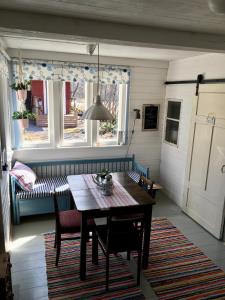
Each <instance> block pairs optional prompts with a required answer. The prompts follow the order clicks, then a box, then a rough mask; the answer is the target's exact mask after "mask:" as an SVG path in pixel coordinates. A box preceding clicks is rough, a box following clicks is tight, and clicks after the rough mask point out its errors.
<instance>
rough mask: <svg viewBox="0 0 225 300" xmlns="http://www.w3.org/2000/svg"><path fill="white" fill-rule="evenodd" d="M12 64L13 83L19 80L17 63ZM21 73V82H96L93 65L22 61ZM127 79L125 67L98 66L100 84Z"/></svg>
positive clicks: (125, 80)
mask: <svg viewBox="0 0 225 300" xmlns="http://www.w3.org/2000/svg"><path fill="white" fill-rule="evenodd" d="M12 64H13V68H12V69H13V78H14V80H15V81H17V80H20V75H19V74H20V73H19V61H18V60H13V62H12ZM22 72H23V80H61V81H77V80H84V81H88V82H96V81H97V65H94V64H84V63H69V62H68V63H62V62H55V61H54V62H50V61H34V60H23V62H22ZM129 79H130V71H129V69H128V68H127V67H124V66H122V67H121V66H114V65H112V66H111V65H101V66H100V82H101V83H107V84H113V83H128V82H129Z"/></svg>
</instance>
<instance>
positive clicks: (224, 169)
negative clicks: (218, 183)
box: [221, 165, 225, 174]
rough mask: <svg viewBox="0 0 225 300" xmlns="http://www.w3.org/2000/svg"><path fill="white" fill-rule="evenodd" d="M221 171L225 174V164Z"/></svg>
mask: <svg viewBox="0 0 225 300" xmlns="http://www.w3.org/2000/svg"><path fill="white" fill-rule="evenodd" d="M221 172H222V173H223V174H224V173H225V165H223V166H222V167H221Z"/></svg>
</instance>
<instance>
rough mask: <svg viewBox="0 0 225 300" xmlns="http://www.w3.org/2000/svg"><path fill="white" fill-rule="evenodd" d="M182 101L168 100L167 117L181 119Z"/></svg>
mask: <svg viewBox="0 0 225 300" xmlns="http://www.w3.org/2000/svg"><path fill="white" fill-rule="evenodd" d="M180 106H181V103H180V102H177V101H168V109H167V117H168V118H172V119H177V120H179V119H180Z"/></svg>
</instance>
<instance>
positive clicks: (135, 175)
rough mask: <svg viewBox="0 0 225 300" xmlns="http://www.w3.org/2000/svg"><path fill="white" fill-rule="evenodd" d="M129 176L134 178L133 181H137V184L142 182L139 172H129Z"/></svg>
mask: <svg viewBox="0 0 225 300" xmlns="http://www.w3.org/2000/svg"><path fill="white" fill-rule="evenodd" d="M127 174H128V176H129V177H130V178H132V179H133V181H135V182H137V183H138V182H139V180H140V177H141V176H140V174H138V173H137V172H135V171H129V172H127Z"/></svg>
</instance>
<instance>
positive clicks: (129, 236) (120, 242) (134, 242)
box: [97, 221, 140, 253]
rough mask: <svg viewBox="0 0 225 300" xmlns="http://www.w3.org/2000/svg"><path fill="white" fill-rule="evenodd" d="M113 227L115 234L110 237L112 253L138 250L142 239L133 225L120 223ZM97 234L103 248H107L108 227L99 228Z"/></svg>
mask: <svg viewBox="0 0 225 300" xmlns="http://www.w3.org/2000/svg"><path fill="white" fill-rule="evenodd" d="M116 223H117V224H116V225H115V226H114V225H113V233H112V234H111V235H110V245H109V248H108V249H110V253H117V252H124V251H135V250H138V247H139V243H140V237H139V233H138V231H137V229H136V228H135V227H134V225H133V223H130V224H127V225H124V222H123V224H120V222H119V221H118V222H116ZM97 233H98V237H99V241H100V243H101V245H102V247H103V248H104V249H105V250H106V248H107V225H100V226H97Z"/></svg>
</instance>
